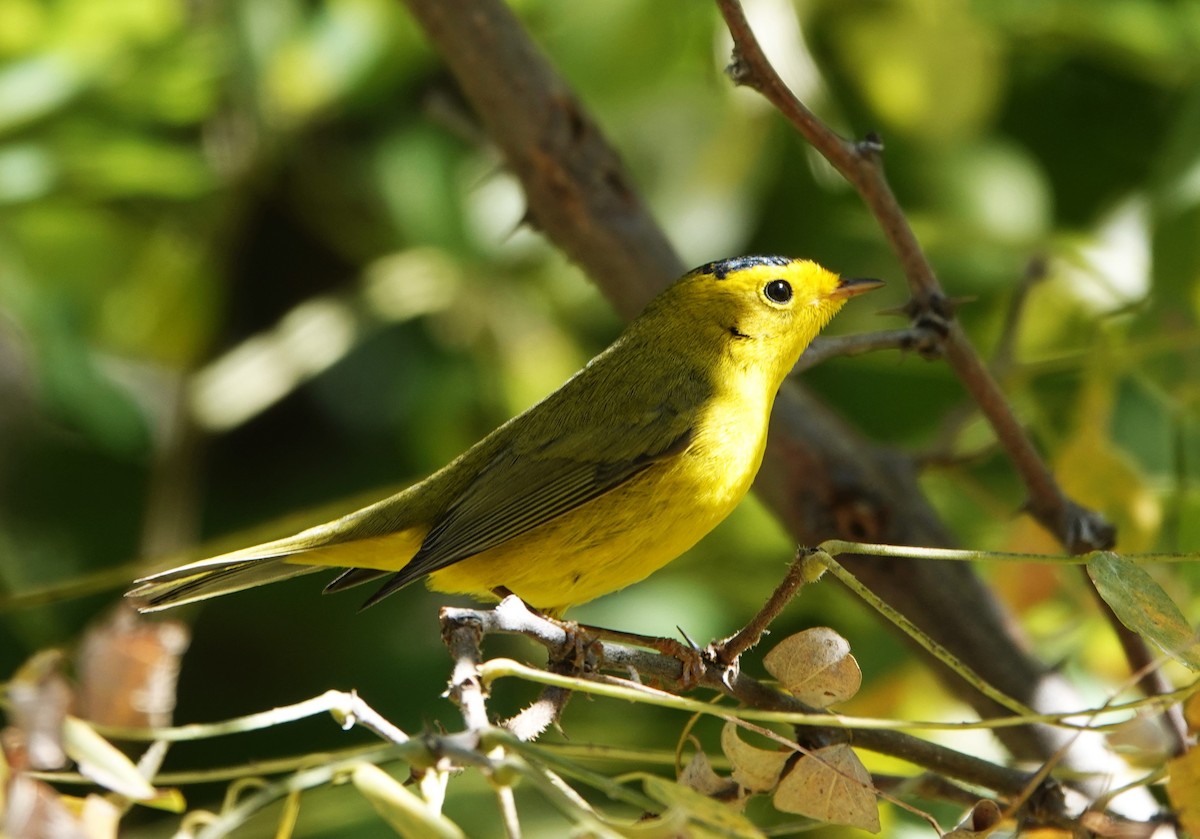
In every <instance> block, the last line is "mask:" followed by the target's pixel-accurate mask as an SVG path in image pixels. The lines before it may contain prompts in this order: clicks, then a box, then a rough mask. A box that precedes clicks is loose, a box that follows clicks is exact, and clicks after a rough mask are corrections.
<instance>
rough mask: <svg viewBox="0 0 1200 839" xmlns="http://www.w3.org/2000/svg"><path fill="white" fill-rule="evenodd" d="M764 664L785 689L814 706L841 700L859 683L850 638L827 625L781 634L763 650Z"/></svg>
mask: <svg viewBox="0 0 1200 839" xmlns="http://www.w3.org/2000/svg"><path fill="white" fill-rule="evenodd" d="M763 666H765V667H766V668H767V672H768V673H770V674H771V675H772V676H774V677H775V678H776V679H778V680H779V682H780V683H781V684H782V685H783V687H784V689H785V690H787V691H788V692H789V693H791V694H792V695H793V696H795V697H796V698H797V699H799V700H800V701H801V702H804V703H806V704H808V705H812V706H813V707H816V708H825V707H827V706H829V705H833V704H834V703H837V702H844V701H845V700H847V699H849V698H850V697H852V696H854V694H856V693H858V689H859V687H861V686H862V671H861V670H859V668H858V662H857V661H855V660H854V656H852V655H851V654H850V642H849V641H847V640H846V639H845V638H843V637H842V636H841V635H839V634H838V633H837V632H835V631H834V630H832V629H830V628H829V627H827V626H816V627H813V628H812V629H806V630H804V631H803V632H798V633H796V634H795V635H792V636H789V637H787V638H784V639H783V640H782V641H780V642H779V643H778V644H776V645H775V648H774V649H772V650H771V651H770V652H769V653H767V654H766V656H765V657H764V658H763Z"/></svg>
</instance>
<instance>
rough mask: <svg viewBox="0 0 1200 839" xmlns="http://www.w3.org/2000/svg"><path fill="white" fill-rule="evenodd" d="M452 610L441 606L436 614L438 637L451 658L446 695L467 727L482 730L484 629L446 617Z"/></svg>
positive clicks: (484, 708)
mask: <svg viewBox="0 0 1200 839" xmlns="http://www.w3.org/2000/svg"><path fill="white" fill-rule="evenodd" d="M452 611H456V610H452V609H449V608H444V609H442V611H441V615H440V620H441V624H442V639H443V640H444V641H445V644H446V647H447V648H448V649H449V650H450V657H451V658H453V659H454V669H453V670H452V671H451V674H450V687H449V688H448V689H447V691H446V694H447V695H448V696H449V697H450V699H451V700H452V701H453V702H454V703H455V704H456V705H458V707H459V709H460V710H461V711H462V715H463V721H464V722H465V723H466V725H467V730H468V731H474V732H482V731H485V730H486V729H488V728H490V727H491V723H489V722H488V715H487V703H486V701H485V692H484V686H483V681H482V680H481V679H480V678H479V645H480V643H481V642H482V641H483V633H484V630H483V627H482V626H480V625H479V623H478V622H476V621H473V620H462V619H458V620H453V619H451V618H449V617H448V616H447V613H448V612H452Z"/></svg>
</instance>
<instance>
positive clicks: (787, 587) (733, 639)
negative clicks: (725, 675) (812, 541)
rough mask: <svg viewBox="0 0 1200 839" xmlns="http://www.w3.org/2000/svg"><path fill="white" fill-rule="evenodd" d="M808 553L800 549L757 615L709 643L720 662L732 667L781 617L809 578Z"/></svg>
mask: <svg viewBox="0 0 1200 839" xmlns="http://www.w3.org/2000/svg"><path fill="white" fill-rule="evenodd" d="M807 557H808V553H803V554H802V553H801V552H797V553H796V556H795V558H794V559H792V564H791V565H789V566H788V572H787V574H786V575H785V576H784V578H783V581H782V582H780V583H779V585H778V586H776V587H775V591H774V592H772V593H771V596H770V597H769V598H768V599H767V602H766V603H764V604H763V607H762V608H761V609H759V610H758V614H756V615H755V616H754V618H753V619H752V620H751V621H750V622H749V623H748V624H746V625H745V626H743V627H742V628H741V629H739V630H738V631H737V632H735V633H734V634H733V635H730V636H729V637H728V638H726V639H724V640H723V641H718V642H716V643H715V644H712V645H710V646H709V652H710V654H711V655H712V656H713V658H714V659H715V660H716V661H717V663H718V664H720V665H723V666H725V667H729V666H731V665H732V664H734V663H735V662H736V661H737V660H738V659H739V658H740V657H741V655H742V653H744V652H746V651H747V650H749V649H751V648H752V647H753V646H754V645H756V644H757V643H758V642H759V641H761V640H762V637H763V635H764V634H765V633H766V631H767V627H769V626H770V625H771V623H772V621H774V620H775V618H777V617H779V613H780V612H782V611H783V610H784V608H785V607H786V606H787V604H789V603H791V602H792V599H793V598H794V597H795V596H796V593H797V592H798V591H800V588H801V587H802V586H803V585H804V584H805V583H806V582H807V581H808V579H807V578H806V576H805V560H806V559H807Z"/></svg>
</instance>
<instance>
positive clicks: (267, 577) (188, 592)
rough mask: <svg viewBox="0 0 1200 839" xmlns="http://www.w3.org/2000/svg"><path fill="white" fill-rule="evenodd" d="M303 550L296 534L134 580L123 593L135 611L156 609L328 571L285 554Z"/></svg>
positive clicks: (155, 610)
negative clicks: (292, 558) (130, 601)
mask: <svg viewBox="0 0 1200 839" xmlns="http://www.w3.org/2000/svg"><path fill="white" fill-rule="evenodd" d="M302 550H304V547H303V546H301V545H297V544H296V538H295V537H288V538H286V539H278V540H276V541H274V542H266V543H264V544H262V545H255V546H254V547H252V548H245V549H243V550H240V551H234V552H232V553H227V554H222V555H221V556H216V557H212V558H211V559H202V560H200V561H199V562H193V563H190V564H188V565H183V566H180V567H179V568H172V569H170V570H169V571H162V572H160V573H158V574H151V575H150V576H148V577H143V578H141V579H140V580H136V581H135V584H134V588H133V589H131V590H130V591H128V592H126V594H125V596H126V597H128V598H129V599H130V600H132V601H133V603H134V605H135V606H137V608H138V611H140V612H157V611H160V610H162V609H169V608H171V607H172V606H181V605H183V604H184V603H193V602H195V601H197V600H207V599H208V598H210V597H217V596H219V595H222V594H230V593H231V592H235V591H241V590H242V589H247V588H254V587H255V586H261V585H265V584H267V583H274V582H278V581H280V580H287V579H290V578H292V577H298V576H300V575H301V574H311V573H312V572H313V571H326V570H328V569H327V568H324V567H322V566H320V565H309V564H300V563H296V562H288V557H290V556H293V555H294V554H296V553H298V552H300V551H302Z"/></svg>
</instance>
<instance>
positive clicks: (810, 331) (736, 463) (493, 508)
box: [127, 256, 883, 616]
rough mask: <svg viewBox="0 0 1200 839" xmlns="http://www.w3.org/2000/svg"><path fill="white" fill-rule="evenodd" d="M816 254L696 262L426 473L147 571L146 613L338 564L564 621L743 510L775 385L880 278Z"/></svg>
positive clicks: (347, 571)
mask: <svg viewBox="0 0 1200 839" xmlns="http://www.w3.org/2000/svg"><path fill="white" fill-rule="evenodd" d="M882 285H883V283H882V281H880V280H876V279H862V278H858V279H847V278H842V277H840V276H839V275H838V274H836V273H834V272H832V271H829V270H827V269H826V268H824V267H822V266H820V265H819V264H817V263H816V262H813V261H811V260H808V259H795V258H789V257H781V256H740V257H734V258H730V259H724V260H719V261H715V262H709V263H707V264H705V265H702V266H700V267H698V268H696V269H694V270H692V271H689V272H688V273H686V274H684V275H683V276H682V277H680V278H679V279H678V280H676V281H675V282H674V283H672V284H671V285H670V286H668V287H667V288H666V289H664V290H663V291H662V292H661V293H660V294H659V295H658V296H657V297H655V298H654V299H653V300H652V301H651V302H650V303H649V304H648V305H647V306H646V308H645V310H644V311H643V312H642V313H641V314H640V315H639V316H638V317H636V318H635V319H634V320H633V321H631V322H630V323H629V324H628V326H627V327H626V328H625V329H624V330H623V332H622V333H621V334H620V335H619V336H618V337H617V339H616V340H615V341H614V342H613V343H612V344H611V345H610V346H609V347H608V348H607V349H605V350H603V351H602V352H601V353H600V354H599V355H597V356H596V357H595V358H593V359H592V360H591V361H590V362H588V363H587V364H586V365H585V366H584V367H583V368H582V369H581V370H580V371H579V372H577V373H576V374H575V375H574V376H572V377H571V378H570V379H568V380H567V381H566V383H564V384H563V385H562V386H561V387H560V388H559V389H558V390H556V391H554V392H553V393H551V394H550V395H549V396H547V397H546V398H545V399H543V400H542V401H540V402H538V403H537V404H535V405H534V406H532V407H531V408H529V409H528V410H526V411H525V412H524V413H521V414H519V415H518V416H516V417H513V418H512V419H510V420H509V421H507V422H505V423H504V424H502V425H501V426H499V427H498V428H497V429H495V430H494V431H493V432H492V433H490V434H488V435H487V436H486V437H484V438H483V439H482V440H480V441H479V442H478V443H476V444H475V445H474V446H472V447H471V448H469V449H468V450H467V451H466V452H464V453H463V454H461V455H459V456H458V457H457V458H455V459H454V460H452V461H451V462H450V463H449V464H447V465H446V466H444V467H443V468H441V469H439V470H438V471H436V472H434V473H433V474H432V475H430V476H429V477H427V478H425V479H424V480H422V481H420V482H418V483H416V484H413V485H412V486H410V487H408V488H407V489H404V490H402V491H400V492H398V493H396V494H393V495H391V496H389V497H387V498H384V499H382V500H380V501H377V502H376V503H373V504H370V505H369V506H366V507H363V508H362V509H359V510H355V511H354V512H351V513H349V514H347V515H344V516H342V517H340V518H337V519H334V520H332V521H328V522H326V523H324V524H319V525H316V526H315V527H310V528H308V529H306V530H302V531H301V532H299V533H296V534H294V535H291V536H286V537H284V538H281V539H275V540H273V541H269V542H265V543H263V544H259V545H254V546H251V547H247V548H243V549H241V550H235V551H233V552H231V553H226V554H222V555H220V556H215V557H212V558H209V559H203V560H200V561H198V562H193V563H190V564H187V565H183V566H181V567H178V568H172V569H170V570H166V571H162V572H159V573H155V574H151V575H149V576H146V577H143V578H141V579H139V580H136V581H135V583H134V587H133V588H132V589H131V590H130V591H129V592H128V593H127V597H129V598H130V599H131V600H132V601H133V603H134V605H135V606H137V607H138V608H139V609H140V610H141V611H157V610H161V609H167V608H170V607H174V606H178V605H181V604H184V603H191V602H194V601H198V600H205V599H208V598H211V597H215V596H218V595H224V594H228V593H232V592H236V591H240V590H243V589H247V588H251V587H255V586H259V585H264V584H266V583H272V582H275V581H278V580H284V579H288V578H291V577H295V576H298V575H302V574H309V573H313V572H318V571H323V570H324V571H328V570H330V569H337V570H339V571H340V573H338V575H337V576H336V577H335V578H334V579H333V580H332V582H330V583H329V584H328V585H327V586H326V588H325V591H326V592H335V591H342V590H344V589H348V588H351V587H354V586H358V585H361V584H364V583H370V582H373V581H380V580H382V585H380V586H379V588H378V589H377V590H375V591H374V593H373V594H372V595H371V596H370V597H369V598H368V599H367V600H366V602H365V603H364V604H363V607H362V608H366V607H368V606H371V605H374V604H376V603H378V602H379V601H380V600H382V599H383V598H385V597H387V596H388V595H390V594H392V593H394V592H396V591H398V590H399V589H401V588H403V587H405V586H407V585H409V584H410V583H413V582H415V581H417V580H420V579H422V578H424V579H425V580H426V583H427V585H428V586H429V587H430V588H431V589H433V590H435V591H438V592H445V593H451V594H465V595H469V596H471V597H473V598H475V599H478V600H483V601H489V600H495V599H497V598H498V597H499V596H501V594H506V593H512V594H515V595H517V596H518V597H520V598H521V599H522V600H523V601H525V603H527V604H528V605H530V606H532V607H534V608H537V609H539V610H541V611H542V612H543V613H545V614H547V615H552V616H558V615H561V614H562V613H563V612H564V611H566V610H567V609H568V608H569V607H572V606H575V605H578V604H580V603H584V602H587V601H589V600H592V599H594V598H596V597H599V596H601V595H605V594H608V593H610V592H613V591H616V590H618V589H621V588H624V587H626V586H628V585H630V584H632V583H636V582H638V581H640V580H642V579H644V578H645V577H647V576H648V575H650V574H651V573H652V572H654V571H656V570H658V569H659V568H661V567H662V566H664V565H666V564H667V563H668V562H670V561H671V560H673V559H675V558H676V557H678V556H679V555H680V554H682V553H683V552H685V551H686V550H688V549H689V548H690V547H692V546H693V545H694V544H695V543H696V542H698V541H699V540H700V539H701V538H702V537H703V536H704V535H705V534H707V533H708V532H709V531H710V530H712V529H713V528H714V527H715V526H716V525H717V524H718V523H719V522H721V521H722V520H723V519H724V518H725V517H726V516H727V515H729V513H730V512H732V510H733V509H734V507H736V506H737V504H738V502H740V501H741V499H742V498H743V497H744V496H745V495H746V493H747V492H748V491H749V489H750V486H751V483H752V482H753V480H754V477H755V475H756V474H757V472H758V469H759V466H760V465H761V463H762V458H763V453H764V450H765V446H766V438H767V424H768V419H769V416H770V412H771V407H772V405H773V403H774V400H775V395H776V393H777V391H778V390H779V388H780V386H781V385H782V383H783V381H784V378H785V377H786V376H787V375H788V374H789V372H790V371H791V369H792V368H793V366H794V365H795V364H796V362H797V360H798V359H799V357H800V355H801V354H802V353H803V352H804V350H805V348H806V347H807V346H808V345H809V343H810V342H811V341H812V340H813V338H814V337H816V335H817V334H818V333H819V332H820V331H821V329H822V328H824V326H825V325H826V324H827V323H828V322H829V321H830V319H831V318H832V317H833V316H834V315H835V314H836V313H837V312H838V311H839V310H840V309H841V308H842V306H843V305H844V304H845V302H846V301H847V300H849V299H850V298H852V297H855V296H857V295H860V294H863V293H864V292H867V291H871V290H873V289H876V288H879V287H880V286H882Z"/></svg>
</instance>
